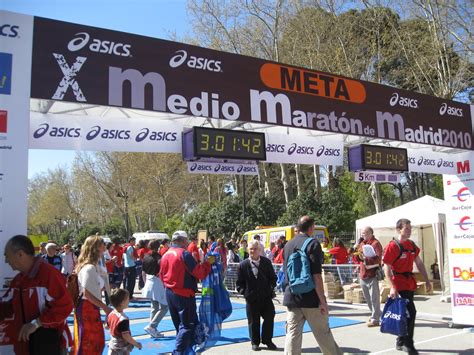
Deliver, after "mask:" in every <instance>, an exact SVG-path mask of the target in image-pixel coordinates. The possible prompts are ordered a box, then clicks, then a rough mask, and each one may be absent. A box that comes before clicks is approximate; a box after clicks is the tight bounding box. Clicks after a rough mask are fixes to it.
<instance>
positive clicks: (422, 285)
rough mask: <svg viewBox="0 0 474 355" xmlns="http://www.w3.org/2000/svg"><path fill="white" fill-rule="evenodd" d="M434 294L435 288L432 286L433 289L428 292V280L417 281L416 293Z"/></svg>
mask: <svg viewBox="0 0 474 355" xmlns="http://www.w3.org/2000/svg"><path fill="white" fill-rule="evenodd" d="M432 294H433V288H431V291H430V292H428V291H427V290H426V282H417V283H416V290H415V295H432Z"/></svg>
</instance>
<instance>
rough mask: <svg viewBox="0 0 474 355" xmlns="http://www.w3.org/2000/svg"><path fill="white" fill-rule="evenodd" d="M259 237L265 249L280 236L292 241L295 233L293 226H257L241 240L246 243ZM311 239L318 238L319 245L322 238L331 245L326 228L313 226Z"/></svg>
mask: <svg viewBox="0 0 474 355" xmlns="http://www.w3.org/2000/svg"><path fill="white" fill-rule="evenodd" d="M257 234H258V235H259V236H260V241H261V242H262V243H263V245H264V246H265V248H268V247H269V246H270V243H271V242H276V241H277V239H278V238H280V236H282V235H283V236H285V238H286V240H287V241H288V240H290V239H292V238H293V237H294V236H295V235H296V234H297V233H296V232H295V226H284V227H269V226H259V227H257V228H256V229H255V230H252V231H248V232H245V233H244V235H243V239H245V240H246V241H249V240H252V239H254V236H256V235H257ZM313 237H316V238H318V240H319V241H320V243H322V242H323V240H324V238H326V239H327V241H328V242H329V245H330V244H331V242H330V240H329V232H328V229H327V227H326V226H314V234H313Z"/></svg>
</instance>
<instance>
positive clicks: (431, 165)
mask: <svg viewBox="0 0 474 355" xmlns="http://www.w3.org/2000/svg"><path fill="white" fill-rule="evenodd" d="M407 153H408V170H409V171H410V172H416V173H430V174H456V172H457V161H458V159H459V158H458V155H457V154H447V153H441V152H433V151H432V150H431V149H407Z"/></svg>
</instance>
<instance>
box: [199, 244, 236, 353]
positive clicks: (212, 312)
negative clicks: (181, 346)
mask: <svg viewBox="0 0 474 355" xmlns="http://www.w3.org/2000/svg"><path fill="white" fill-rule="evenodd" d="M207 255H208V256H210V255H212V256H215V257H216V260H217V262H216V263H214V264H213V265H212V267H211V272H210V274H209V275H208V276H207V277H206V278H205V279H204V280H202V297H201V304H200V306H199V322H200V327H201V329H200V332H201V339H200V340H195V343H196V344H198V347H197V350H199V351H202V350H204V348H208V347H211V346H213V345H215V343H216V342H217V341H218V340H219V338H220V335H221V330H222V322H223V321H224V320H225V319H226V318H228V317H229V316H230V315H231V313H232V303H231V301H230V296H229V293H228V292H227V289H226V288H225V285H224V280H223V278H222V264H221V263H220V259H219V253H215V252H209V253H208V254H207Z"/></svg>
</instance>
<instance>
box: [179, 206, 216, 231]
mask: <svg viewBox="0 0 474 355" xmlns="http://www.w3.org/2000/svg"><path fill="white" fill-rule="evenodd" d="M212 206H213V205H212V204H210V203H202V204H200V205H198V206H197V207H195V208H194V209H193V210H192V211H191V212H189V213H187V214H186V215H185V216H184V219H183V223H182V226H183V229H185V230H186V231H188V233H197V232H198V230H199V229H207V230H209V228H210V225H209V223H208V214H209V211H210V210H211V209H212Z"/></svg>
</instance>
